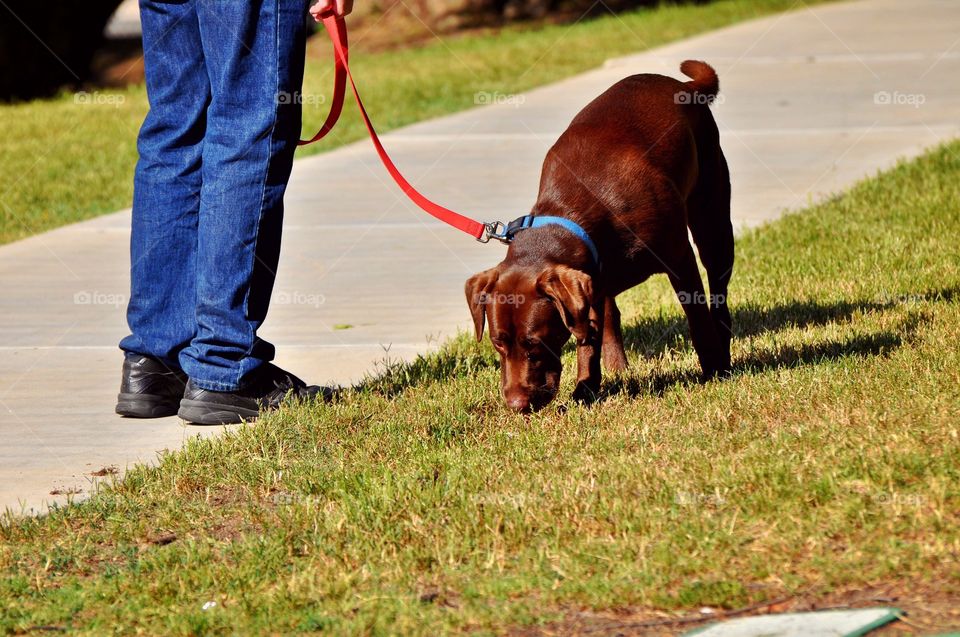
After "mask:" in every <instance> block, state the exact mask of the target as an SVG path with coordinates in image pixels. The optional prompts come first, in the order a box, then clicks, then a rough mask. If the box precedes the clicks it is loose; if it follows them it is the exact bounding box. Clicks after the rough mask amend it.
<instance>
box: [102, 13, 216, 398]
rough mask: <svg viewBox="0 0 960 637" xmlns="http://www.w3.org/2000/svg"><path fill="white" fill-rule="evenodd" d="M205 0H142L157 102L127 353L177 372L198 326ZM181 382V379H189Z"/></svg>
mask: <svg viewBox="0 0 960 637" xmlns="http://www.w3.org/2000/svg"><path fill="white" fill-rule="evenodd" d="M196 9H197V1H196V0H184V1H179V2H161V1H159V0H140V19H141V22H142V25H143V49H144V69H145V72H146V84H147V96H148V98H149V100H150V111H149V113H148V114H147V117H146V119H145V120H144V123H143V126H142V128H141V129H140V136H139V138H138V141H137V149H138V151H139V154H140V159H139V161H138V162H137V167H136V172H135V175H134V195H133V227H132V234H131V239H130V262H131V268H130V278H131V285H130V301H129V304H128V307H127V322H128V324H129V326H130V330H131V334H130V335H129V336H127V337H126V338H124V339H123V340H122V341H121V343H120V347H121V349H123V350H124V351H126V352H127V354H128V356H127V358H128V359H132V358H133V357H135V356H136V355H146V356H150V357H153V358H155V359H157V360H159V361H160V362H162V363H163V364H164V365H166V366H167V367H168V368H170V369H171V370H172V371H177V372H178V371H179V368H180V364H179V360H178V357H179V354H180V351H181V350H182V349H183V348H184V347H186V346H187V345H188V344H189V343H190V341H191V339H192V338H193V337H194V334H195V332H196V319H195V306H196V286H195V280H196V253H197V220H198V214H199V210H200V187H201V153H202V150H203V139H204V133H205V130H206V109H207V104H208V103H209V100H210V82H209V79H208V76H207V70H206V66H205V64H204V59H203V52H202V49H201V43H200V25H199V22H198V19H197V11H196ZM181 387H182V383H181Z"/></svg>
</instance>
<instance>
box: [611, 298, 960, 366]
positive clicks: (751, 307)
mask: <svg viewBox="0 0 960 637" xmlns="http://www.w3.org/2000/svg"><path fill="white" fill-rule="evenodd" d="M958 293H960V288H958V287H952V288H944V289H941V290H930V291H927V292H923V293H920V294H901V295H898V296H894V297H890V298H887V299H883V300H859V301H836V302H832V303H821V302H818V301H811V300H805V301H792V302H790V303H785V304H782V305H776V306H773V307H763V306H760V305H756V304H749V303H748V304H745V305H739V306H735V307H732V308H731V315H732V316H731V318H732V319H733V331H734V335H733V337H734V338H735V339H736V338H745V337H748V336H756V335H758V334H765V333H768V332H778V331H780V330H783V329H786V328H804V327H811V326H813V327H817V326H823V325H827V324H828V323H837V322H845V321H849V320H850V319H851V318H852V317H853V316H854V314H857V313H871V312H884V311H887V310H890V309H892V308H894V307H898V306H901V305H904V304H906V303H920V302H951V301H953V300H954V299H956V298H957V297H958ZM678 336H681V337H682V339H683V342H682V345H681V347H682V348H684V349H689V348H690V338H689V332H688V329H687V321H686V319H685V318H684V317H683V315H681V314H677V315H671V316H659V317H649V318H641V319H640V320H638V321H637V322H635V323H634V324H632V325H625V326H624V328H623V344H624V347H625V348H626V350H627V351H629V352H634V353H639V354H643V355H645V356H657V355H659V354H661V353H663V352H665V351H666V350H668V349H671V347H676V341H677V337H678Z"/></svg>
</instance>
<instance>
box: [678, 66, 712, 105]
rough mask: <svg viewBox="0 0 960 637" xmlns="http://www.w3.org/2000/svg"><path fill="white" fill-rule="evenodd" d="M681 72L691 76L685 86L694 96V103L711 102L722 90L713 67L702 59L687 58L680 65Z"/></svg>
mask: <svg viewBox="0 0 960 637" xmlns="http://www.w3.org/2000/svg"><path fill="white" fill-rule="evenodd" d="M680 72H681V73H683V74H684V75H686V76H687V77H689V78H691V80H690V81H689V82H686V84H685V86H686V87H687V90H688V91H689V92H690V94H691V97H693V100H691V101H692V103H694V104H704V103H706V104H709V103H710V102H712V101H713V98H715V97H716V96H717V93H719V92H720V79H719V78H718V77H717V72H716V71H714V70H713V67H712V66H710V65H709V64H707V63H706V62H701V61H700V60H687V61H685V62H684V63H683V64H681V65H680Z"/></svg>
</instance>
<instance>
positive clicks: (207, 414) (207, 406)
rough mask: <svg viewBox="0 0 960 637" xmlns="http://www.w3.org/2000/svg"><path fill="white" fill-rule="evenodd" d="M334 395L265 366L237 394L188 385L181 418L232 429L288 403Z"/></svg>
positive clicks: (182, 404) (275, 368)
mask: <svg viewBox="0 0 960 637" xmlns="http://www.w3.org/2000/svg"><path fill="white" fill-rule="evenodd" d="M332 394H333V390H332V389H330V388H329V387H319V386H317V385H309V386H308V385H307V384H306V383H304V382H303V381H302V380H300V379H299V378H297V377H296V376H294V375H293V374H291V373H289V372H285V371H283V370H282V369H280V368H279V367H277V366H276V365H271V364H270V363H265V364H264V365H261V366H260V367H258V368H257V369H256V370H255V371H254V372H253V373H252V374H251V377H250V378H249V379H247V382H246V384H245V385H244V386H243V388H242V389H239V390H237V391H233V392H230V391H212V390H209V389H201V388H199V387H197V386H196V385H194V384H193V382H192V381H188V382H187V388H186V390H185V391H184V393H183V400H181V401H180V411H179V412H177V414H178V415H179V416H180V418H182V419H183V420H186V421H187V422H192V423H194V424H197V425H229V424H235V423H240V422H249V421H251V420H256V418H257V416H259V415H260V413H261V412H264V411H267V410H270V409H276V408H277V407H279V406H280V404H281V403H283V401H284V400H305V399H310V398H314V397H318V396H319V397H323V398H324V399H328V398H330V397H331V395H332Z"/></svg>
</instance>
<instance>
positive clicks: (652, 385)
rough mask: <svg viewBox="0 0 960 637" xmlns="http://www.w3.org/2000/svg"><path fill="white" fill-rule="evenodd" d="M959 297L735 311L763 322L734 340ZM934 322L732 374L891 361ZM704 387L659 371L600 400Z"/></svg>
mask: <svg viewBox="0 0 960 637" xmlns="http://www.w3.org/2000/svg"><path fill="white" fill-rule="evenodd" d="M955 297H956V290H955V289H948V290H941V291H937V292H930V293H927V294H923V295H906V296H904V297H902V298H898V299H893V300H890V301H887V302H874V301H863V302H851V303H848V302H840V303H833V304H828V305H818V304H817V303H814V302H803V303H791V304H788V305H786V306H778V307H776V308H773V309H771V310H769V311H767V312H765V313H763V314H755V312H756V310H755V309H754V308H751V307H747V308H743V309H740V310H738V311H737V312H735V314H734V321H737V320H738V318H737V317H738V316H739V317H743V316H750V315H752V314H754V315H755V316H756V318H758V319H760V320H758V321H757V322H753V323H751V322H748V321H744V323H743V328H741V329H738V330H736V334H735V336H734V338H737V337H741V338H742V337H744V336H748V335H756V334H761V333H765V332H772V331H778V330H780V329H784V328H786V327H805V326H810V325H826V324H828V323H831V322H837V321H847V320H849V319H850V318H851V317H852V315H853V314H855V313H856V312H859V311H886V310H889V309H891V308H893V307H896V306H898V305H900V304H902V303H904V302H920V301H945V302H950V301H952V300H953V299H954V298H955ZM791 310H792V311H791ZM930 320H931V319H930V317H929V315H927V314H926V313H911V315H910V316H908V317H907V318H906V319H905V320H903V321H901V322H900V324H899V325H897V326H896V327H894V328H893V329H888V330H883V331H879V332H874V333H871V334H851V335H850V337H849V338H845V339H841V340H831V341H824V342H819V343H803V344H800V345H790V346H783V347H779V348H777V349H776V350H775V351H771V350H766V351H758V352H751V353H750V354H748V355H747V356H745V357H742V358H739V359H735V360H734V361H733V370H732V374H731V375H732V376H736V375H741V374H759V373H763V372H765V371H767V370H771V369H786V368H793V367H801V366H804V365H817V364H820V363H823V362H825V361H831V360H839V359H842V358H846V357H848V356H887V355H889V354H890V353H891V352H892V351H893V350H895V349H897V348H899V347H900V346H901V345H903V343H905V342H907V343H909V342H910V341H912V340H913V339H914V337H915V335H916V332H917V330H918V328H919V327H921V326H922V325H923V324H926V323H928V322H929V321H930ZM677 323H679V325H678V326H677V330H678V331H679V330H680V329H681V328H682V326H683V325H685V323H684V322H683V321H682V320H680V319H678V320H677ZM624 339H625V340H626V335H624ZM684 347H685V348H689V347H690V343H689V339H685V343H684ZM666 349H667V345H666V343H665V344H664V345H663V347H662V348H661V349H660V350H659V351H664V350H666ZM648 351H649V350H648ZM702 382H703V380H702V378H701V375H700V372H699V370H689V369H688V370H671V371H667V372H663V371H655V372H653V373H652V374H648V375H646V376H644V377H641V378H637V377H618V378H613V379H611V380H609V381H608V382H606V383H604V388H603V391H602V392H601V395H600V396H599V399H600V400H603V399H604V398H606V397H608V396H613V395H627V396H630V397H634V398H635V397H640V396H649V395H654V396H661V395H662V394H663V393H664V392H665V391H666V390H667V389H668V388H670V387H673V386H675V385H681V386H688V385H696V384H700V383H702Z"/></svg>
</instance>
